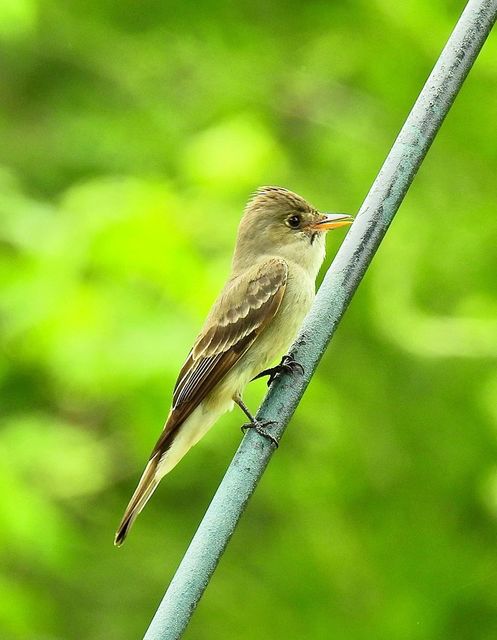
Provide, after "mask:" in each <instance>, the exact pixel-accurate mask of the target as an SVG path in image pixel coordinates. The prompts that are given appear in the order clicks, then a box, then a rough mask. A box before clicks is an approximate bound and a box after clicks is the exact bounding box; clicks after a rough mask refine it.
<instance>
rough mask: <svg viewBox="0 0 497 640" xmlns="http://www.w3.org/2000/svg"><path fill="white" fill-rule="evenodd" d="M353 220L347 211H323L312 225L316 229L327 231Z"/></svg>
mask: <svg viewBox="0 0 497 640" xmlns="http://www.w3.org/2000/svg"><path fill="white" fill-rule="evenodd" d="M353 222H354V218H353V217H352V216H349V215H348V213H323V214H322V218H321V219H320V220H318V221H317V222H315V223H314V224H313V225H312V228H313V229H315V230H316V231H328V230H329V229H338V227H347V226H348V225H349V224H352V223H353Z"/></svg>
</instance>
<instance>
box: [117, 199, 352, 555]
mask: <svg viewBox="0 0 497 640" xmlns="http://www.w3.org/2000/svg"><path fill="white" fill-rule="evenodd" d="M352 220H353V219H352V217H351V216H349V215H346V214H342V213H334V214H324V213H320V212H319V211H317V210H316V209H315V208H314V207H313V206H311V205H310V204H309V203H308V202H306V201H305V200H304V199H303V198H301V197H300V196H298V195H297V194H295V193H292V192H291V191H288V190H287V189H283V188H280V187H262V188H260V189H258V191H257V192H256V194H255V195H254V197H253V198H252V199H251V200H250V201H249V202H248V204H247V206H246V208H245V212H244V214H243V217H242V220H241V222H240V226H239V228H238V237H237V242H236V247H235V254H234V257H233V263H232V268H231V274H230V276H229V278H228V281H227V283H226V284H225V286H224V288H223V290H222V291H221V293H220V295H219V297H218V298H217V300H216V301H215V303H214V305H213V306H212V309H211V310H210V312H209V315H208V316H207V319H206V321H205V323H204V326H203V327H202V330H201V332H200V334H199V336H198V337H197V339H196V340H195V343H194V345H193V348H192V350H191V351H190V353H189V355H188V358H187V359H186V362H185V364H184V365H183V367H182V369H181V371H180V373H179V376H178V380H177V382H176V386H175V387H174V392H173V402H172V408H171V410H170V412H169V416H168V418H167V420H166V423H165V425H164V429H163V431H162V434H161V436H160V438H159V440H158V441H157V444H156V445H155V447H154V449H153V451H152V454H151V456H150V460H149V462H148V464H147V466H146V468H145V471H144V472H143V475H142V477H141V479H140V482H139V483H138V487H137V489H136V491H135V493H134V494H133V497H132V498H131V500H130V502H129V504H128V506H127V508H126V511H125V513H124V516H123V519H122V521H121V523H120V525H119V528H118V530H117V533H116V537H115V544H116V545H121V544H122V543H123V541H124V539H125V537H126V535H127V533H128V531H129V528H130V527H131V525H132V524H133V522H134V520H135V518H136V517H137V515H138V514H139V513H140V511H141V510H142V509H143V507H144V506H145V504H146V502H147V500H148V499H149V498H150V496H151V495H152V493H153V492H154V490H155V488H156V487H157V485H158V483H159V481H160V480H161V478H162V477H163V476H165V475H166V473H168V472H169V471H171V469H172V468H173V467H174V466H175V465H176V464H177V463H178V462H179V461H180V460H181V458H182V457H183V456H184V455H185V453H186V452H187V451H188V449H190V447H192V446H193V445H194V444H196V443H197V442H198V441H199V440H200V438H201V437H202V436H203V435H204V434H205V433H206V432H207V431H208V430H209V429H210V427H211V426H212V425H213V424H214V423H215V422H216V420H217V419H218V418H219V417H220V416H221V415H222V414H223V413H225V412H226V411H228V410H231V409H232V408H233V406H234V403H236V404H238V405H239V406H240V407H241V408H242V409H243V411H244V412H245V413H246V415H247V416H248V417H249V419H250V421H251V424H250V425H249V426H253V427H255V428H256V429H257V430H258V431H259V432H260V433H261V434H262V435H265V436H267V437H269V438H270V439H271V440H273V441H274V438H272V436H271V435H270V434H269V433H268V432H267V431H265V429H264V425H261V424H260V423H257V422H256V421H255V420H254V418H253V417H252V416H251V414H250V412H249V411H248V409H247V407H245V405H244V404H243V401H242V399H241V396H242V392H243V390H244V388H245V386H246V385H247V383H248V382H249V381H250V380H251V379H252V378H253V377H254V376H256V374H260V372H261V371H262V370H266V367H267V366H268V365H269V364H270V363H271V362H273V361H274V360H275V359H276V358H277V357H278V356H279V355H281V354H282V353H285V351H286V350H287V349H288V347H289V345H290V344H291V343H292V341H293V339H294V338H295V336H296V333H297V331H298V329H299V327H300V325H301V323H302V320H303V319H304V316H305V315H306V313H307V311H308V310H309V307H310V306H311V303H312V301H313V299H314V294H315V281H316V276H317V274H318V271H319V268H320V266H321V264H322V262H323V260H324V256H325V235H326V234H325V232H326V231H328V230H329V229H334V228H337V227H342V226H345V225H349V224H351V223H352ZM292 365H293V366H294V367H296V366H298V365H296V364H295V363H293V362H292V361H291V359H288V358H287V359H286V360H285V359H283V360H282V365H280V367H274V368H273V369H268V370H266V371H264V372H263V373H271V372H272V373H273V374H274V372H277V371H278V370H281V368H282V367H283V368H287V369H288V368H292Z"/></svg>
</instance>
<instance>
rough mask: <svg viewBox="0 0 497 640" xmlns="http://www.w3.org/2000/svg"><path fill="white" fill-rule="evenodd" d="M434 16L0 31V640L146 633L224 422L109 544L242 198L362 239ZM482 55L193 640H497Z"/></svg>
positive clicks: (436, 37) (89, 16)
mask: <svg viewBox="0 0 497 640" xmlns="http://www.w3.org/2000/svg"><path fill="white" fill-rule="evenodd" d="M459 10H460V3H455V2H453V1H451V0H444V1H441V2H438V3H433V2H428V0H408V1H406V2H403V3H400V4H399V3H391V2H389V1H388V0H375V1H374V2H366V1H365V0H349V1H348V2H341V3H338V2H337V3H329V2H328V3H325V2H311V3H290V4H289V3H288V2H286V3H285V2H276V3H274V2H273V3H269V4H268V3H262V2H255V3H254V2H238V3H215V2H212V0H210V1H207V2H203V3H183V4H181V3H168V2H160V3H159V2H152V1H151V0H146V1H145V2H140V3H136V2H126V1H125V2H109V1H103V2H102V1H101V2H95V1H93V2H88V1H85V2H83V1H82V0H76V1H74V2H69V3H64V2H60V1H57V0H53V1H50V0H22V1H20V0H18V1H16V2H14V1H13V0H9V1H8V2H2V3H1V5H0V56H1V60H2V101H1V105H0V133H1V140H2V143H1V145H0V287H1V293H0V330H1V337H2V350H1V359H0V385H1V405H0V411H1V414H2V428H1V431H0V489H1V495H2V500H1V502H0V542H1V545H0V563H1V565H0V566H1V572H0V636H1V637H2V638H5V639H6V640H9V639H12V640H18V639H23V640H24V639H25V638H33V639H34V638H40V639H41V638H43V639H47V640H48V639H54V640H55V639H56V638H64V639H70V638H75V639H76V638H78V639H79V638H85V640H100V639H101V638H109V639H113V638H116V639H117V638H119V639H122V638H130V639H131V638H137V637H140V635H141V634H142V633H143V631H144V630H145V628H146V626H147V624H148V621H149V619H150V617H151V615H152V614H153V611H154V609H155V606H156V603H157V602H158V600H159V598H160V596H161V595H162V592H163V590H164V588H165V587H166V585H167V583H168V581H169V579H170V577H171V575H172V573H173V571H174V569H175V567H176V565H177V563H178V562H179V560H180V558H181V556H182V554H183V552H184V550H185V548H186V545H187V544H188V541H189V539H190V537H191V535H192V534H193V531H194V529H195V526H196V524H197V523H198V521H199V519H200V518H201V516H202V514H203V511H204V509H205V507H206V506H207V504H208V502H209V499H210V497H211V495H212V493H213V491H214V490H215V487H216V486H217V483H218V482H219V480H220V478H221V476H222V474H223V471H224V469H225V467H226V466H227V464H228V461H229V459H230V457H231V455H232V453H233V452H234V450H235V448H236V446H237V442H238V441H239V438H240V433H239V430H238V426H239V425H240V424H241V422H242V416H240V415H237V414H235V413H233V414H232V415H230V416H228V417H226V418H224V419H223V420H222V421H221V422H220V424H219V425H218V426H217V427H216V428H215V429H214V430H213V431H212V432H211V433H210V434H209V435H208V436H207V437H206V438H205V440H204V441H203V442H202V443H201V444H200V445H198V447H196V448H195V449H194V450H193V451H192V452H191V453H190V454H189V455H188V456H187V458H186V459H185V460H184V461H183V462H182V463H181V464H180V465H179V467H178V468H177V469H176V470H175V471H174V473H172V474H171V476H169V477H168V478H167V480H166V481H165V482H164V483H163V486H161V487H160V489H159V490H158V492H157V494H156V496H155V497H154V499H153V500H152V501H151V503H150V505H149V506H148V507H147V509H146V511H145V512H144V513H143V514H142V516H141V517H140V518H139V520H138V521H137V524H136V527H135V528H134V530H133V531H132V534H131V535H130V538H129V540H128V542H127V543H126V545H125V547H124V548H123V549H121V550H116V549H115V548H114V547H113V546H112V537H113V533H114V529H115V527H116V525H117V523H118V521H119V518H120V516H121V513H122V510H123V508H124V506H125V504H126V502H127V499H128V498H129V496H130V494H131V492H132V490H133V488H134V486H135V483H136V481H137V479H138V477H139V474H140V472H141V470H142V467H143V465H144V463H145V460H146V458H147V455H148V453H149V451H150V449H151V447H152V445H153V444H154V442H155V439H156V437H157V436H158V433H159V431H160V428H161V425H162V421H163V420H164V418H165V416H166V414H167V411H168V407H169V402H170V396H171V388H172V386H173V384H174V380H175V376H176V373H177V371H178V369H179V367H180V365H181V364H182V362H183V359H184V357H185V356H186V353H187V352H188V349H189V347H190V344H191V341H192V339H193V338H194V336H195V333H196V331H197V329H198V328H199V325H200V323H201V321H202V318H203V316H204V314H205V312H206V310H207V309H208V307H209V305H210V303H211V301H212V300H213V298H214V296H215V295H216V292H217V290H218V288H219V286H220V284H221V283H222V281H223V278H224V277H225V275H226V273H227V270H228V268H229V259H230V252H231V249H232V245H233V239H234V236H235V233H236V226H237V223H238V220H239V217H240V213H241V209H242V206H243V203H244V201H245V199H246V198H247V196H248V194H249V193H250V192H251V191H252V190H253V189H254V188H255V187H257V186H258V185H260V184H280V185H284V186H287V187H289V188H292V189H294V190H296V191H298V192H300V193H302V194H303V195H304V196H306V197H308V198H309V199H310V200H311V201H312V202H313V203H315V204H316V206H318V207H321V208H322V209H324V210H337V211H351V212H353V211H355V210H357V208H358V206H359V204H360V202H361V199H362V198H363V197H364V195H365V193H366V191H367V189H368V188H369V186H370V183H371V180H372V178H373V177H374V175H375V173H376V172H377V170H378V168H379V166H380V164H381V161H382V159H383V158H384V156H385V155H386V153H387V151H388V148H389V145H390V144H391V142H392V140H393V138H394V136H395V135H396V133H397V131H398V129H399V127H400V125H401V123H402V121H403V118H404V117H405V115H406V113H407V111H408V109H409V108H410V106H411V104H412V101H413V99H414V97H415V96H416V94H417V92H418V90H419V88H420V87H421V84H422V82H423V81H424V79H425V77H426V76H427V74H428V72H429V70H430V68H431V66H432V64H433V62H434V60H435V58H436V56H437V54H438V52H439V50H440V48H441V46H442V44H443V42H444V41H445V39H446V37H447V35H448V33H449V31H450V29H451V28H452V25H453V23H454V21H455V19H456V16H457V15H458V11H459ZM496 56H497V42H496V40H495V37H494V38H493V39H492V38H491V39H490V41H489V42H488V44H487V46H486V48H485V49H484V51H483V53H482V55H481V57H480V59H479V60H478V62H477V64H476V67H475V69H474V70H473V72H472V74H471V75H470V77H469V79H468V81H467V85H466V86H465V88H464V89H463V91H462V93H461V95H460V97H459V99H458V101H457V103H456V105H455V107H454V109H453V111H452V112H451V114H450V115H449V117H448V120H447V122H446V124H445V125H444V127H443V129H442V131H441V133H440V135H439V137H438V139H437V141H436V142H435V144H434V147H433V149H432V151H431V152H430V154H429V156H428V158H427V160H426V161H425V164H424V165H423V167H422V169H421V171H420V173H419V176H418V177H417V179H416V182H415V185H414V186H413V188H412V190H411V192H410V194H409V195H408V197H407V199H406V201H405V203H404V204H403V206H402V208H401V211H400V212H399V216H398V219H397V220H396V221H395V223H394V225H393V228H392V229H391V232H390V234H389V236H388V237H387V238H386V240H385V242H384V244H383V246H382V248H381V250H380V252H379V254H378V255H377V257H376V259H375V262H374V264H373V265H372V267H371V269H370V271H369V273H368V274H367V276H366V278H365V281H364V283H363V285H362V286H361V288H360V290H359V292H358V293H357V295H356V297H355V300H354V302H353V304H352V305H351V308H350V309H349V311H348V313H347V316H346V318H345V320H344V322H343V324H342V327H341V329H340V331H339V333H338V335H337V336H336V338H335V340H334V342H333V344H332V345H331V347H330V349H329V351H328V353H327V355H326V357H325V359H324V361H323V363H322V366H321V367H320V369H319V371H318V373H317V375H316V377H315V378H314V380H313V383H312V385H311V387H310V388H309V390H308V392H307V394H306V396H305V398H304V401H303V403H302V405H301V407H300V408H299V411H298V413H297V415H296V417H295V419H294V420H293V422H292V424H291V426H290V428H289V430H288V432H287V435H286V436H285V439H284V442H283V445H282V446H281V448H280V449H279V451H278V453H277V454H276V456H275V457H274V460H273V462H272V464H271V466H270V468H269V469H268V471H267V473H266V475H265V477H264V480H263V481H262V483H261V486H260V488H259V490H258V492H257V495H256V498H255V499H254V501H253V503H252V505H251V506H250V508H249V511H248V513H247V514H246V515H245V517H244V519H243V522H242V524H241V526H240V528H239V530H238V531H237V533H236V535H235V537H234V539H233V541H232V543H231V545H230V547H229V549H228V551H227V553H226V554H225V556H224V558H223V561H222V564H221V566H220V569H219V571H218V572H217V574H216V576H215V578H214V580H213V583H212V584H211V587H210V588H209V590H208V591H207V594H206V596H205V598H204V600H203V601H202V603H201V605H200V607H199V609H198V612H197V614H196V616H195V617H194V619H193V622H192V625H191V627H190V629H189V631H188V633H187V634H186V636H187V637H188V638H192V639H193V638H195V639H198V640H210V639H213V638H216V640H222V639H224V638H237V639H240V640H244V639H247V640H249V639H253V638H258V639H260V640H264V639H266V638H267V639H269V638H275V637H276V638H302V637H305V638H315V639H319V638H336V639H337V640H338V639H340V640H341V639H343V640H366V639H368V640H370V639H371V638H402V639H405V640H421V639H422V640H435V639H437V640H438V639H442V638H444V639H447V640H449V639H452V638H455V637H456V638H458V639H459V640H472V639H474V638H482V639H483V638H485V639H486V638H488V639H490V638H495V637H496V635H497V605H496V602H497V550H496V547H497V545H496V542H495V540H496V533H497V462H496V455H497V408H496V407H497V402H496V398H497V374H496V370H495V360H496V357H497V320H496V317H497V315H496V311H497V303H496V300H497V279H496V278H495V271H496V259H495V247H496V246H497V217H496V216H495V199H496V182H495V175H496V173H497V152H496V145H495V93H496V91H497V67H496V66H495V59H496ZM342 237H343V233H342V232H338V231H337V232H335V233H333V234H330V238H329V249H330V253H333V252H334V251H335V250H336V247H337V246H338V244H339V242H340V241H341V238H342ZM264 389H265V387H264V384H263V383H262V382H260V383H254V385H252V388H251V389H250V390H249V391H248V393H247V401H248V402H249V404H250V406H252V407H254V408H255V407H256V406H257V403H258V402H259V400H260V398H261V397H262V394H263V392H264Z"/></svg>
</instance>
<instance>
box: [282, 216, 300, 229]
mask: <svg viewBox="0 0 497 640" xmlns="http://www.w3.org/2000/svg"><path fill="white" fill-rule="evenodd" d="M301 222H302V221H301V219H300V216H290V217H289V218H287V221H286V223H287V225H288V226H289V227H291V228H292V229H298V228H299V227H300V223H301Z"/></svg>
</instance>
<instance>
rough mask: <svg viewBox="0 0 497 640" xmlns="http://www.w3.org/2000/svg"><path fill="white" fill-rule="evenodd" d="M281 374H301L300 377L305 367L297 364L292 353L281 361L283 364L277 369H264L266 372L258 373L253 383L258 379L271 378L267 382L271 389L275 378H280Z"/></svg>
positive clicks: (277, 366) (276, 367)
mask: <svg viewBox="0 0 497 640" xmlns="http://www.w3.org/2000/svg"><path fill="white" fill-rule="evenodd" d="M281 373H288V374H293V373H300V375H303V374H304V367H303V366H302V365H301V364H300V362H297V361H296V360H295V359H294V357H293V356H292V354H291V353H290V354H288V355H286V356H283V358H282V359H281V362H280V363H279V364H278V365H276V366H275V367H271V368H270V369H264V371H261V372H260V373H258V374H257V375H256V376H255V378H252V381H253V380H257V379H258V378H263V377H264V376H269V380H268V381H267V386H268V387H270V386H271V385H272V384H273V382H274V380H275V378H276V377H277V376H279V375H280V374H281Z"/></svg>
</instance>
